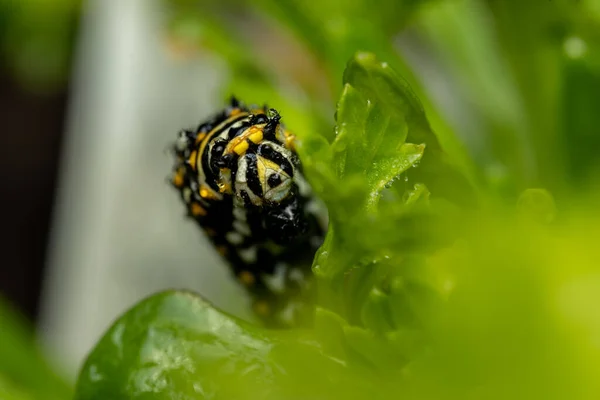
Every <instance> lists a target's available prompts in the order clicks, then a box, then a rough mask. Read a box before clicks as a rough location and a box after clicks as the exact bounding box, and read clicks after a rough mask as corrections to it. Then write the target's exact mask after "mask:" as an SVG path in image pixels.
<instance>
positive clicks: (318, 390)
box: [75, 291, 377, 400]
mask: <svg viewBox="0 0 600 400" xmlns="http://www.w3.org/2000/svg"><path fill="white" fill-rule="evenodd" d="M321 320H322V319H321ZM334 325H335V324H334ZM334 325H331V324H327V325H326V326H322V327H321V329H320V331H319V332H320V333H321V334H322V335H323V337H325V336H326V335H330V336H331V335H332V334H333V335H335V334H334V333H327V332H335V330H334V329H333V328H332V326H333V327H334ZM329 349H330V348H329V347H328V346H325V347H324V346H323V345H322V344H321V343H320V342H319V341H318V340H317V339H315V337H314V335H313V334H312V333H311V332H300V331H298V332H286V331H268V330H263V329H261V328H258V327H255V326H252V325H250V324H248V323H245V322H243V321H240V320H238V319H236V318H234V317H231V316H229V315H227V314H224V313H222V312H221V311H219V310H217V309H215V308H213V307H212V306H211V305H210V304H209V303H207V302H206V301H205V300H203V299H202V298H201V297H199V296H197V295H195V294H193V293H190V292H181V291H167V292H163V293H159V294H156V295H154V296H151V297H149V298H147V299H145V300H143V301H141V302H140V303H139V304H137V305H136V306H135V307H133V308H132V309H131V310H129V311H128V312H127V313H125V314H124V315H123V316H122V317H121V318H119V319H118V320H117V321H116V322H115V323H114V324H113V326H112V327H111V328H110V329H109V330H108V331H107V332H106V333H105V335H104V336H103V337H102V339H101V340H100V342H99V343H98V344H97V346H96V347H95V348H94V350H93V351H92V352H91V354H90V355H89V357H88V359H87V360H86V362H85V364H84V366H83V368H82V370H81V373H80V376H79V379H78V382H77V391H76V396H75V399H77V400H92V399H113V400H119V399H174V398H181V399H208V398H210V399H232V398H236V399H281V398H290V397H289V396H292V395H295V396H300V397H301V398H302V397H303V396H308V397H309V398H326V396H327V394H328V393H329V390H330V388H331V385H332V384H340V385H342V389H340V393H343V394H344V396H345V397H346V396H349V397H346V398H353V399H359V398H364V396H366V395H367V393H369V392H371V391H373V390H374V387H373V386H372V385H373V384H375V383H376V381H373V382H371V381H370V380H366V379H364V378H363V377H361V376H362V372H363V370H362V369H360V368H359V367H358V366H355V367H351V366H350V365H349V363H348V362H347V361H346V360H344V359H341V358H336V357H334V356H331V355H329V353H328V352H327V351H328V350H329ZM343 355H344V354H342V353H340V352H338V356H343ZM233 383H235V384H233ZM311 396H315V397H311ZM304 398H306V397H304ZM376 398H377V396H376Z"/></svg>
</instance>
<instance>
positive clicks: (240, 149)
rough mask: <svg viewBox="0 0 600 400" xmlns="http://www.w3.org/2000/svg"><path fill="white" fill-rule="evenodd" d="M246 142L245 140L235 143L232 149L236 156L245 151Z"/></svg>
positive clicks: (246, 147)
mask: <svg viewBox="0 0 600 400" xmlns="http://www.w3.org/2000/svg"><path fill="white" fill-rule="evenodd" d="M248 146H249V145H248V142H246V141H245V140H244V141H243V142H241V143H239V144H237V145H236V146H235V147H234V148H233V151H235V153H236V154H237V155H238V156H241V155H242V154H244V153H245V152H246V150H248Z"/></svg>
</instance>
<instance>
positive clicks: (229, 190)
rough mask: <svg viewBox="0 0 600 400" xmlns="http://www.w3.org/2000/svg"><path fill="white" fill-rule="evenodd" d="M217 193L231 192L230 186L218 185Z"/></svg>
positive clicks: (226, 184) (225, 184)
mask: <svg viewBox="0 0 600 400" xmlns="http://www.w3.org/2000/svg"><path fill="white" fill-rule="evenodd" d="M217 185H218V186H219V192H220V193H229V192H231V185H230V184H228V183H218V184H217Z"/></svg>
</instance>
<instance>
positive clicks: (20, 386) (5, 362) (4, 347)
mask: <svg viewBox="0 0 600 400" xmlns="http://www.w3.org/2000/svg"><path fill="white" fill-rule="evenodd" d="M71 397H72V390H71V388H70V387H69V386H68V385H67V383H65V382H64V381H63V380H62V378H61V377H59V376H58V375H57V374H56V373H55V372H54V371H53V370H52V368H51V366H50V365H49V364H48V363H47V362H46V360H45V359H44V357H43V355H42V353H41V352H40V351H39V350H38V348H37V344H36V341H35V337H34V332H33V327H31V326H29V325H28V323H27V321H25V319H24V318H22V317H21V316H20V315H19V314H18V313H17V312H16V311H15V310H13V309H12V307H11V306H10V305H9V304H8V303H7V302H6V301H5V300H4V298H2V297H0V399H7V400H27V399H36V400H37V399H39V400H59V399H68V398H71Z"/></svg>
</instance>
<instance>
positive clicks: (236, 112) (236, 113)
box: [229, 108, 242, 117]
mask: <svg viewBox="0 0 600 400" xmlns="http://www.w3.org/2000/svg"><path fill="white" fill-rule="evenodd" d="M241 112H242V110H240V109H239V108H234V109H233V110H231V112H230V113H229V116H230V117H233V116H235V115H238V114H239V113H241Z"/></svg>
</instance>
